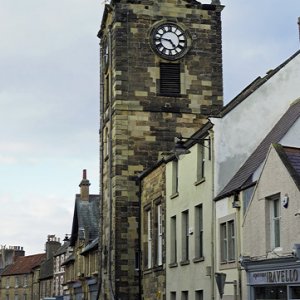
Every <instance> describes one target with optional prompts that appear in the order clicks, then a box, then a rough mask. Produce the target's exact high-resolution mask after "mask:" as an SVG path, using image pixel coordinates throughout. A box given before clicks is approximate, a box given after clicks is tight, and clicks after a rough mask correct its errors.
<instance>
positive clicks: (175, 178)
mask: <svg viewBox="0 0 300 300" xmlns="http://www.w3.org/2000/svg"><path fill="white" fill-rule="evenodd" d="M177 193H178V161H177V160H173V161H172V196H174V195H176V194H177Z"/></svg>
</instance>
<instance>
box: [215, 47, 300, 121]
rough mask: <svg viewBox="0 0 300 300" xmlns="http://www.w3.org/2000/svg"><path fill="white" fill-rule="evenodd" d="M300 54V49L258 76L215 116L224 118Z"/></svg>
mask: <svg viewBox="0 0 300 300" xmlns="http://www.w3.org/2000/svg"><path fill="white" fill-rule="evenodd" d="M299 54H300V50H298V51H297V52H295V53H294V54H293V55H292V56H290V57H289V58H288V59H287V60H285V61H284V62H283V63H282V64H281V65H279V66H278V67H277V68H275V69H273V70H270V71H269V72H267V74H266V75H265V76H264V77H260V76H259V77H257V78H256V79H255V80H254V81H252V82H251V83H250V84H249V85H248V86H247V87H245V88H244V89H243V90H242V91H241V92H240V93H239V94H238V95H237V96H236V97H235V98H233V99H232V100H231V101H230V102H229V103H228V104H227V105H225V106H224V107H223V108H222V109H221V111H220V113H219V114H218V115H216V116H213V117H215V118H222V117H224V116H225V115H226V114H227V113H229V112H230V111H231V110H233V109H234V108H235V107H236V106H238V105H239V104H240V103H241V102H243V101H244V100H245V99H247V98H248V97H249V96H250V95H251V94H253V93H254V92H255V91H256V90H257V89H258V88H259V87H260V86H262V85H263V84H264V83H265V82H266V81H268V80H269V79H271V78H272V77H273V76H274V75H275V74H276V73H277V72H279V71H280V70H281V69H282V68H283V67H285V66H286V65H287V64H288V63H289V62H290V61H291V60H293V59H294V58H295V57H296V56H298V55H299Z"/></svg>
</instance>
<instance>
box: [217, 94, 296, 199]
mask: <svg viewBox="0 0 300 300" xmlns="http://www.w3.org/2000/svg"><path fill="white" fill-rule="evenodd" d="M299 117H300V99H297V100H296V101H295V102H294V103H292V104H291V106H290V107H289V108H288V110H287V111H286V113H285V114H284V115H283V116H282V117H281V119H280V120H279V121H278V122H277V124H276V125H275V126H274V127H273V128H272V130H271V131H270V132H269V133H268V135H267V136H266V137H265V138H264V139H263V141H262V142H261V143H260V144H259V146H258V147H257V148H256V150H255V151H254V152H253V153H252V154H251V155H250V156H249V158H248V159H247V160H246V162H245V163H244V164H243V165H242V167H241V168H240V169H239V170H238V171H237V173H236V174H235V175H234V176H233V177H232V179H231V180H230V181H229V183H228V184H227V185H226V186H225V187H224V189H223V190H222V191H221V192H220V193H219V194H218V195H217V196H216V198H215V199H214V200H219V199H222V198H224V197H227V196H230V195H232V194H234V192H236V191H239V190H240V189H241V188H242V187H243V186H244V187H245V186H246V185H247V184H248V183H250V184H251V183H252V181H251V176H252V175H253V173H254V172H255V171H256V169H257V168H258V167H259V166H260V165H261V163H262V162H263V161H264V159H265V158H266V155H267V152H268V150H269V147H270V145H271V144H273V143H278V142H279V141H280V140H281V139H282V138H283V136H284V135H285V134H286V133H287V132H288V130H289V129H290V128H291V126H292V125H293V124H294V123H295V121H296V120H297V119H298V118H299Z"/></svg>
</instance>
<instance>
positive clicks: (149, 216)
mask: <svg viewBox="0 0 300 300" xmlns="http://www.w3.org/2000/svg"><path fill="white" fill-rule="evenodd" d="M147 244H148V248H147V254H148V268H149V269H150V268H152V213H151V209H149V210H147Z"/></svg>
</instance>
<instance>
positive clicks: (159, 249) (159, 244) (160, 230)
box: [156, 203, 163, 266]
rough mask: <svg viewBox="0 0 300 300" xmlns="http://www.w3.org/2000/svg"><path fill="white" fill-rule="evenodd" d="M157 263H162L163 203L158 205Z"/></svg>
mask: <svg viewBox="0 0 300 300" xmlns="http://www.w3.org/2000/svg"><path fill="white" fill-rule="evenodd" d="M156 209H157V265H158V266H160V265H162V238H163V236H162V235H163V227H162V226H163V224H162V205H161V203H160V204H158V205H157V207H156Z"/></svg>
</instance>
